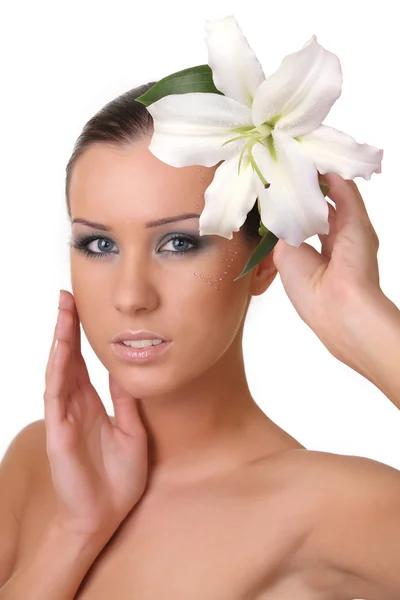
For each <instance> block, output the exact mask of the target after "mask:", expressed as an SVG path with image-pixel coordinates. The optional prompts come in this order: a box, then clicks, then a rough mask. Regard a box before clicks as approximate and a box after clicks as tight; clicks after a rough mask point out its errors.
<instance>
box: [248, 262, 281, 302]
mask: <svg viewBox="0 0 400 600" xmlns="http://www.w3.org/2000/svg"><path fill="white" fill-rule="evenodd" d="M273 254H274V253H273V251H272V252H270V253H269V254H268V256H266V257H265V258H264V259H263V260H262V261H261V262H260V263H259V264H258V265H257V266H256V267H254V269H252V271H251V272H250V275H251V281H250V287H249V293H250V294H251V295H252V296H259V295H260V294H263V293H264V292H265V291H266V290H267V289H268V288H269V286H270V285H271V283H272V282H273V280H274V279H275V277H276V274H277V273H278V270H277V268H276V266H275V264H274V261H273Z"/></svg>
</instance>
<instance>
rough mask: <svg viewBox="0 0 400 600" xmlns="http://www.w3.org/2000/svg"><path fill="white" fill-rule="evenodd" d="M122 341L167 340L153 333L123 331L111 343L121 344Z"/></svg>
mask: <svg viewBox="0 0 400 600" xmlns="http://www.w3.org/2000/svg"><path fill="white" fill-rule="evenodd" d="M124 340H165V341H169V340H167V338H166V337H165V336H163V335H161V334H159V333H154V331H146V330H142V331H132V330H130V331H123V332H122V333H120V334H119V335H117V336H116V337H115V338H114V339H113V340H112V342H113V343H117V342H123V341H124Z"/></svg>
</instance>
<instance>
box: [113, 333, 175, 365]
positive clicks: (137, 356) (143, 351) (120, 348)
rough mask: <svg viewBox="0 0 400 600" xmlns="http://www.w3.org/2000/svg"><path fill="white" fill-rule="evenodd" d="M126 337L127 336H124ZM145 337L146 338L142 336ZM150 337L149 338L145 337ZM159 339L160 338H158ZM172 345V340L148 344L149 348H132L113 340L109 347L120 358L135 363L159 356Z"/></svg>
mask: <svg viewBox="0 0 400 600" xmlns="http://www.w3.org/2000/svg"><path fill="white" fill-rule="evenodd" d="M125 339H127V338H125ZM142 339H146V338H142ZM147 339H150V338H147ZM158 339H161V338H158ZM171 346H172V342H163V343H162V344H157V345H156V346H150V347H149V348H132V347H131V346H126V345H125V344H123V343H122V342H114V343H113V344H111V347H112V349H113V351H114V352H115V354H116V355H117V356H119V357H120V358H122V359H124V360H127V361H129V362H136V363H142V364H143V363H148V362H151V361H154V360H156V359H158V358H160V357H161V356H162V355H163V354H165V353H166V352H167V351H168V350H169V349H170V347H171Z"/></svg>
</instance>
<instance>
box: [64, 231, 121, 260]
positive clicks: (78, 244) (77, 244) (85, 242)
mask: <svg viewBox="0 0 400 600" xmlns="http://www.w3.org/2000/svg"><path fill="white" fill-rule="evenodd" d="M100 240H101V241H102V242H106V244H108V245H109V244H111V245H113V244H114V242H113V241H111V240H109V239H108V238H105V237H103V236H99V235H96V234H95V233H91V234H89V235H85V236H82V237H81V238H78V239H77V240H71V241H70V242H69V246H70V247H71V248H75V249H76V250H78V251H79V252H82V253H83V254H84V255H85V256H88V257H89V258H103V257H104V256H108V255H109V254H115V252H109V251H106V252H93V250H89V244H91V243H92V242H94V241H100ZM99 246H100V244H99V243H98V244H97V247H98V248H99ZM102 249H103V250H104V249H105V250H108V247H107V246H106V248H102Z"/></svg>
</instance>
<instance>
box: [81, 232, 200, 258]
mask: <svg viewBox="0 0 400 600" xmlns="http://www.w3.org/2000/svg"><path fill="white" fill-rule="evenodd" d="M95 240H106V241H107V242H110V243H111V244H114V243H115V242H113V241H112V240H110V239H109V238H107V237H104V236H101V235H98V234H96V233H91V234H89V235H85V236H82V237H81V238H78V239H77V240H71V241H70V242H69V246H70V247H71V248H75V249H76V250H78V251H79V252H82V253H83V254H84V255H85V256H87V257H88V258H103V257H104V256H109V255H110V254H115V252H93V251H92V250H89V249H88V245H89V244H90V243H91V242H93V241H95ZM172 240H183V241H185V242H189V244H192V246H193V247H192V248H189V249H188V250H164V252H168V253H169V254H171V255H172V254H173V255H175V256H174V257H176V255H178V256H183V255H185V254H188V252H191V251H193V250H197V249H198V248H199V245H200V244H199V242H198V241H196V240H195V239H193V238H190V237H189V236H187V235H183V234H177V233H174V234H171V235H170V237H169V238H168V239H167V240H165V242H164V243H163V246H165V245H166V244H168V242H171V241H172ZM161 247H162V246H161Z"/></svg>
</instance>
